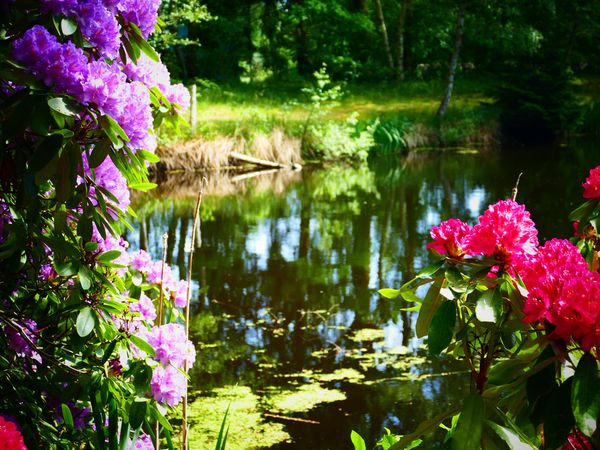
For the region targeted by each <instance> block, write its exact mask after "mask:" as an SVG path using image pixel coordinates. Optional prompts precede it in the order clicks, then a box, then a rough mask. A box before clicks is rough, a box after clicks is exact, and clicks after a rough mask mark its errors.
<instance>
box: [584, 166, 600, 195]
mask: <svg viewBox="0 0 600 450" xmlns="http://www.w3.org/2000/svg"><path fill="white" fill-rule="evenodd" d="M582 186H583V197H584V198H598V197H600V166H598V167H594V168H593V169H592V170H590V174H589V176H588V177H587V178H586V179H585V182H584V183H583V185H582Z"/></svg>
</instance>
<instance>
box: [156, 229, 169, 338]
mask: <svg viewBox="0 0 600 450" xmlns="http://www.w3.org/2000/svg"><path fill="white" fill-rule="evenodd" d="M162 238H163V255H162V266H161V268H160V294H159V296H158V326H161V325H162V323H163V309H164V301H163V300H164V293H165V266H166V265H167V240H168V239H169V234H168V233H165V234H163V236H162Z"/></svg>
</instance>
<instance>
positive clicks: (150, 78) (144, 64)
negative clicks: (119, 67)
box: [123, 55, 190, 112]
mask: <svg viewBox="0 0 600 450" xmlns="http://www.w3.org/2000/svg"><path fill="white" fill-rule="evenodd" d="M123 71H124V72H125V73H126V74H127V76H128V78H129V79H130V80H132V81H139V82H141V83H143V84H144V85H145V86H146V87H147V88H148V89H151V88H153V87H156V88H158V89H159V90H160V91H161V92H162V93H163V94H164V95H165V97H167V100H168V101H169V102H170V103H172V104H174V105H175V106H176V107H177V109H178V110H179V111H180V112H185V111H186V110H187V109H188V108H189V106H190V93H189V91H188V90H187V89H186V88H185V86H183V85H182V84H175V85H172V84H171V75H170V74H169V70H168V69H167V67H166V66H165V65H164V64H163V63H162V62H160V61H153V60H152V59H150V58H149V57H148V56H146V55H141V56H140V57H139V58H138V60H137V63H136V64H133V63H131V62H129V63H127V64H125V66H124V67H123Z"/></svg>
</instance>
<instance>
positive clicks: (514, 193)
mask: <svg viewBox="0 0 600 450" xmlns="http://www.w3.org/2000/svg"><path fill="white" fill-rule="evenodd" d="M521 175H523V172H521V173H520V174H519V176H518V177H517V182H516V183H515V187H514V188H512V197H511V198H512V201H513V202H514V201H516V200H517V192H519V181H521Z"/></svg>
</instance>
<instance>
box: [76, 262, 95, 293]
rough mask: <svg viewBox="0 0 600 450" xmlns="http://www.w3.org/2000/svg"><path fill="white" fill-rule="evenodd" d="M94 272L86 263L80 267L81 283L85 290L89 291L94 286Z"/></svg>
mask: <svg viewBox="0 0 600 450" xmlns="http://www.w3.org/2000/svg"><path fill="white" fill-rule="evenodd" d="M92 279H93V274H92V271H91V270H90V269H89V268H88V267H87V266H85V265H81V266H80V267H79V284H81V288H82V289H83V290H84V291H87V290H88V289H89V288H90V287H91V286H92Z"/></svg>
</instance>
